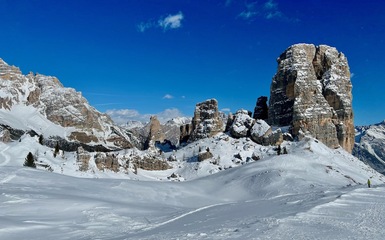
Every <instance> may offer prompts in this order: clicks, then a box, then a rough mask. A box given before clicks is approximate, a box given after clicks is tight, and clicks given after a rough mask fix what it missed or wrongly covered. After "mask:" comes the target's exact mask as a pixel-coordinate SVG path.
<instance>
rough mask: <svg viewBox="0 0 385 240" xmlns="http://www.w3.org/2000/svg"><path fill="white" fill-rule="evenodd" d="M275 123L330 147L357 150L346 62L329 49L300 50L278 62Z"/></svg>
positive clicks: (296, 47)
mask: <svg viewBox="0 0 385 240" xmlns="http://www.w3.org/2000/svg"><path fill="white" fill-rule="evenodd" d="M277 61H278V70H277V73H276V74H275V76H274V77H273V81H272V84H271V88H270V101H269V123H270V124H271V125H278V126H291V133H292V134H293V136H295V137H301V135H303V134H306V133H310V134H312V135H313V136H314V137H316V138H317V139H319V140H320V141H322V142H323V143H325V144H326V145H328V146H329V147H332V148H335V147H338V146H342V147H343V148H344V149H345V150H347V151H348V152H351V151H352V148H353V146H354V124H353V109H352V93H351V90H352V84H351V81H350V71H349V66H348V62H347V59H346V57H345V56H344V54H343V53H341V52H338V51H337V49H335V48H333V47H329V46H326V45H320V46H314V45H312V44H296V45H293V46H291V47H289V48H288V49H287V50H286V51H285V52H284V53H282V54H281V56H280V57H279V58H278V60H277Z"/></svg>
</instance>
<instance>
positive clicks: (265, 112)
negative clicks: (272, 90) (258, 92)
mask: <svg viewBox="0 0 385 240" xmlns="http://www.w3.org/2000/svg"><path fill="white" fill-rule="evenodd" d="M268 117H269V108H268V107H267V97H265V96H261V97H259V98H258V99H257V103H256V105H255V108H254V114H253V118H254V119H262V120H266V119H267V118H268Z"/></svg>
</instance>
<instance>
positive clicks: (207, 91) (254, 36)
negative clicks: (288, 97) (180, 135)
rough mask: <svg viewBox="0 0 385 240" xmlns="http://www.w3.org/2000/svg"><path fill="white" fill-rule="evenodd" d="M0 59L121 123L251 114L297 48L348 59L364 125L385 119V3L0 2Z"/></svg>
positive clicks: (315, 0)
mask: <svg viewBox="0 0 385 240" xmlns="http://www.w3.org/2000/svg"><path fill="white" fill-rule="evenodd" d="M0 29H1V37H0V58H2V59H4V60H5V61H6V62H7V63H9V64H11V65H16V66H18V67H20V68H21V70H22V71H23V73H28V72H29V71H33V72H38V73H41V74H45V75H52V76H56V77H58V78H59V80H60V81H61V82H62V83H63V84H64V86H66V87H72V88H75V89H76V90H78V91H81V92H82V93H83V95H84V96H85V97H86V98H87V99H88V100H89V102H90V103H91V105H93V106H94V107H96V108H97V109H98V110H100V111H102V112H107V111H108V112H109V113H111V114H113V115H114V116H115V117H119V116H120V117H121V118H124V119H149V114H160V115H161V116H162V117H165V116H166V117H172V116H177V115H185V116H192V115H193V112H194V108H195V104H196V103H198V102H202V101H204V100H206V99H209V98H216V99H217V100H218V102H219V108H220V109H222V110H229V111H231V112H234V111H236V110H238V109H240V108H244V109H248V110H251V111H252V110H253V109H254V106H255V102H256V99H257V98H258V97H259V96H261V95H265V96H269V92H270V83H271V79H272V77H273V75H274V73H275V71H276V69H277V63H276V58H277V57H278V56H279V55H280V53H282V52H283V51H284V50H285V49H286V48H287V47H289V46H290V45H292V44H295V43H314V44H316V45H318V44H327V45H330V46H334V47H336V48H337V49H338V50H339V51H342V52H343V53H344V54H345V55H346V56H347V58H348V61H349V65H350V70H351V72H352V73H353V74H352V75H353V77H352V82H353V97H354V100H353V108H354V113H355V124H356V125H363V124H370V123H376V122H380V121H382V120H384V119H385V112H384V103H385V94H384V88H385V70H384V68H385V58H384V54H385V51H384V50H385V47H384V38H385V3H383V2H382V1H380V0H377V1H375V0H373V1H358V0H350V1H347V0H346V1H342V0H341V1H337V0H298V1H289V0H285V1H284V0H258V1H247V0H201V1H197V0H145V1H144V0H109V1H107V0H105V1H100V0H76V1H75V0H56V1H51V0H47V1H43V0H17V1H15V0H0Z"/></svg>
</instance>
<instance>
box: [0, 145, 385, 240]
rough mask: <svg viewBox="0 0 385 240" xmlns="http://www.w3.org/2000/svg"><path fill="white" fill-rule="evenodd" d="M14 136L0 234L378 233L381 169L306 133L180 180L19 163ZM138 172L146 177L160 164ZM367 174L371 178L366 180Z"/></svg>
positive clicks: (383, 194)
mask: <svg viewBox="0 0 385 240" xmlns="http://www.w3.org/2000/svg"><path fill="white" fill-rule="evenodd" d="M23 141H25V143H24V144H25V148H27V147H28V146H32V143H30V144H29V145H28V139H24V140H23ZM16 146H17V143H10V144H0V191H1V192H0V193H1V194H0V239H2V240H3V239H12V240H18V239H383V236H384V235H385V230H384V228H383V224H384V220H385V187H384V186H383V185H382V184H383V183H384V180H385V179H384V178H383V177H382V175H380V174H378V173H376V172H375V171H373V170H372V169H371V168H369V167H368V166H366V165H365V164H363V163H362V162H360V161H358V160H357V159H356V158H354V157H352V156H351V155H349V154H347V153H346V152H344V151H343V150H341V149H337V150H331V149H328V148H327V147H325V146H324V145H323V144H321V143H318V142H317V141H315V140H314V139H305V140H303V141H302V142H299V143H296V144H295V146H294V145H293V146H291V148H290V151H289V154H288V155H280V156H270V157H266V158H264V159H262V160H259V161H256V162H250V163H247V164H245V165H242V166H239V167H233V168H231V169H228V170H224V171H220V172H218V173H216V174H212V175H210V176H206V177H195V178H194V179H193V180H191V181H185V182H167V181H137V180H129V179H111V178H107V177H108V175H104V177H105V178H77V177H72V176H67V175H63V174H60V172H59V173H55V172H53V173H51V172H48V171H44V170H35V169H30V168H25V167H21V165H22V159H23V158H24V153H23V156H20V157H18V156H17V152H15V151H12V152H11V151H10V150H11V149H17V148H16ZM40 154H42V153H40ZM180 154H181V153H180ZM217 154H219V153H218V152H217ZM223 154H228V152H224V153H223ZM57 161H62V160H57ZM16 163H17V164H16ZM54 163H55V162H51V164H52V165H53V164H54ZM188 164H195V166H196V164H197V163H186V166H185V168H187V167H188ZM202 164H203V165H204V166H205V168H208V167H209V166H210V165H209V164H207V162H206V163H202ZM18 165H20V166H18ZM212 167H213V168H214V167H215V166H212ZM69 170H70V169H67V171H69ZM187 172H188V171H181V172H180V173H181V174H182V173H186V174H187ZM76 174H79V173H76V172H74V173H73V175H76ZM140 174H146V175H147V176H146V178H147V179H148V178H149V177H151V176H150V175H151V174H153V175H154V176H156V175H159V174H160V173H159V172H154V173H151V172H141V171H139V175H140ZM139 177H140V176H138V178H139ZM153 178H154V179H157V177H153ZM187 178H188V177H187ZM368 178H371V181H372V184H373V185H374V187H373V188H370V189H369V188H367V186H366V181H367V179H368Z"/></svg>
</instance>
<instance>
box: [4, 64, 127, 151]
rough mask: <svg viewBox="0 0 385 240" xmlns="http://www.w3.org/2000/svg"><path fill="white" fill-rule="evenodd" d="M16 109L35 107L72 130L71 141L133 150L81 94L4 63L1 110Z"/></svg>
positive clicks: (106, 118) (124, 136)
mask: <svg viewBox="0 0 385 240" xmlns="http://www.w3.org/2000/svg"><path fill="white" fill-rule="evenodd" d="M15 105H26V106H31V107H34V108H36V109H37V110H38V111H39V112H40V114H41V115H43V116H44V117H46V118H47V119H48V120H50V121H51V122H53V123H55V124H58V125H60V126H62V127H65V128H71V129H72V130H71V131H70V133H69V134H68V139H69V140H74V141H78V142H81V143H86V144H91V145H95V144H100V143H103V144H107V145H109V146H110V147H132V145H131V143H130V141H129V137H128V136H127V135H125V133H124V132H123V131H121V130H120V128H119V127H117V126H114V124H113V122H112V120H111V119H110V118H109V117H108V116H107V115H105V114H102V113H100V112H98V111H97V110H96V109H95V108H93V107H91V106H90V105H89V104H88V102H87V100H86V99H85V98H84V97H83V96H82V95H81V93H80V92H76V91H75V90H74V89H72V88H65V87H63V85H62V84H61V83H60V81H59V80H58V79H57V78H55V77H50V76H44V75H41V74H33V73H29V74H28V75H23V74H22V73H21V71H20V69H19V68H17V67H14V66H9V65H8V64H7V63H6V62H4V61H3V60H2V59H0V108H2V109H5V110H11V109H12V107H13V106H15ZM34 130H35V131H38V129H34ZM39 134H44V133H43V132H41V133H39Z"/></svg>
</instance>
